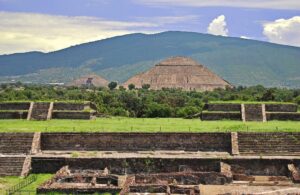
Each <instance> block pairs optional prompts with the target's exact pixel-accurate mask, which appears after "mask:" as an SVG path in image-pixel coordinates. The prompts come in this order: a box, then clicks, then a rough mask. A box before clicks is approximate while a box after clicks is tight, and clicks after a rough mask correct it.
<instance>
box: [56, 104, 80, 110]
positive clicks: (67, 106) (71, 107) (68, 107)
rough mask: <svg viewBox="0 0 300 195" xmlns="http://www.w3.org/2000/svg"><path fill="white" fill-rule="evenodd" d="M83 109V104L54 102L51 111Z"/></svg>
mask: <svg viewBox="0 0 300 195" xmlns="http://www.w3.org/2000/svg"><path fill="white" fill-rule="evenodd" d="M84 107H85V104H84V103H81V104H79V103H65V102H55V103H54V106H53V110H83V109H84Z"/></svg>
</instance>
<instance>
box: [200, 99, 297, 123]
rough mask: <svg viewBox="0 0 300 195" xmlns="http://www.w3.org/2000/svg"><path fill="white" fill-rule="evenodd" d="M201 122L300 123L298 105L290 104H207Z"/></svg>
mask: <svg viewBox="0 0 300 195" xmlns="http://www.w3.org/2000/svg"><path fill="white" fill-rule="evenodd" d="M200 117H201V120H240V121H244V122H245V121H262V122H266V121H271V120H284V121H286V120H291V121H300V113H299V112H298V105H297V104H292V103H289V104H288V103H286V104H280V103H277V104H274V103H262V104H259V103H255V104H254V103H253V104H251V103H248V104H239V103H209V104H206V105H205V106H204V111H203V112H202V113H201V116H200Z"/></svg>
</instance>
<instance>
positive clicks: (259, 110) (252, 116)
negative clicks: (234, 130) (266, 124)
mask: <svg viewBox="0 0 300 195" xmlns="http://www.w3.org/2000/svg"><path fill="white" fill-rule="evenodd" d="M243 109H244V111H243ZM242 112H245V113H244V116H242V119H243V121H265V113H264V112H263V105H262V104H244V108H242Z"/></svg>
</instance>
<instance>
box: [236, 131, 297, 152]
mask: <svg viewBox="0 0 300 195" xmlns="http://www.w3.org/2000/svg"><path fill="white" fill-rule="evenodd" d="M238 145H239V152H240V154H255V155H261V154H263V155H299V154H300V133H238Z"/></svg>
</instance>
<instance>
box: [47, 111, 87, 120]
mask: <svg viewBox="0 0 300 195" xmlns="http://www.w3.org/2000/svg"><path fill="white" fill-rule="evenodd" d="M90 118H91V113H90V112H76V111H75V112H74V111H71V112H68V111H63V112H57V111H53V113H52V119H82V120H89V119H90Z"/></svg>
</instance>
